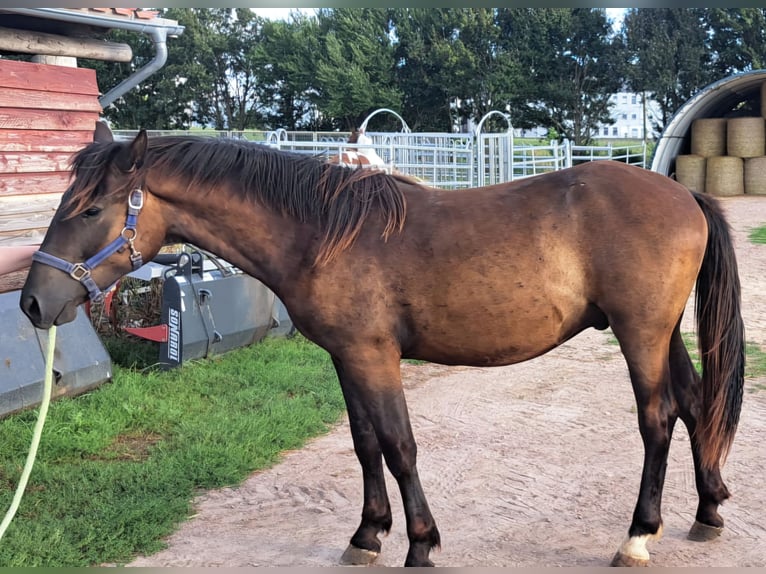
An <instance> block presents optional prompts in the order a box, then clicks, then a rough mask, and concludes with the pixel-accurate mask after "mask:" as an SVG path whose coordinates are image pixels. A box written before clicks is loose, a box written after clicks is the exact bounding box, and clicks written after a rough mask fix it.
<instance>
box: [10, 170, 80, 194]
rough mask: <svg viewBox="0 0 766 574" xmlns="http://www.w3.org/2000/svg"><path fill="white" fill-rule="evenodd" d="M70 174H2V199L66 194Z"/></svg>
mask: <svg viewBox="0 0 766 574" xmlns="http://www.w3.org/2000/svg"><path fill="white" fill-rule="evenodd" d="M69 175H70V172H69V171H66V172H50V173H26V174H14V173H0V197H4V196H8V195H36V194H44V193H64V192H65V191H66V189H67V187H69Z"/></svg>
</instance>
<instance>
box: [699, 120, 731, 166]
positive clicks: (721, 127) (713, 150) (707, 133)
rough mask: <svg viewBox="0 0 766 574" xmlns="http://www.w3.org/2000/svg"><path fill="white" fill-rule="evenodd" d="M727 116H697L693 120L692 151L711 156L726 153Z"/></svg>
mask: <svg viewBox="0 0 766 574" xmlns="http://www.w3.org/2000/svg"><path fill="white" fill-rule="evenodd" d="M726 124H727V120H726V118H697V119H696V120H694V121H693V122H692V141H691V152H692V154H693V155H701V156H702V157H710V156H713V155H726Z"/></svg>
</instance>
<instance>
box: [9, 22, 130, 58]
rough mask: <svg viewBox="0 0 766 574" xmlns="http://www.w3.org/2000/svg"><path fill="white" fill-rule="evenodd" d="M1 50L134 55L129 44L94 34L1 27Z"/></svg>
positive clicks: (91, 55) (90, 55)
mask: <svg viewBox="0 0 766 574" xmlns="http://www.w3.org/2000/svg"><path fill="white" fill-rule="evenodd" d="M0 50H4V51H7V52H17V53H22V54H41V55H47V56H71V57H74V58H86V59H89V60H107V61H110V62H130V61H131V60H132V59H133V50H132V49H131V47H130V46H129V45H128V44H117V43H115V42H105V41H101V40H94V39H91V38H70V37H68V36H59V35H57V34H46V33H44V32H32V31H29V30H19V29H14V28H0Z"/></svg>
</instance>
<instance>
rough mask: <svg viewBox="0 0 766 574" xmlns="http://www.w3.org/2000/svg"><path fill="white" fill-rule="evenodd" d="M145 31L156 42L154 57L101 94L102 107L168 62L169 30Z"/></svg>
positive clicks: (99, 100) (104, 107)
mask: <svg viewBox="0 0 766 574" xmlns="http://www.w3.org/2000/svg"><path fill="white" fill-rule="evenodd" d="M144 33H145V34H148V36H149V37H150V38H151V39H152V42H153V43H154V58H152V59H151V60H150V61H149V62H148V63H147V64H146V65H144V66H142V67H141V68H139V69H138V70H136V71H135V72H133V73H132V74H131V75H130V76H128V77H127V78H125V79H124V80H123V81H122V82H120V83H119V84H117V85H116V86H115V87H113V88H112V89H111V90H109V91H108V92H107V93H105V94H104V95H103V96H101V97H100V98H99V99H98V102H99V103H100V104H101V109H106V108H107V107H108V106H109V105H110V104H111V103H112V102H114V101H115V100H116V99H117V98H119V97H121V96H122V95H123V94H126V93H127V92H129V91H130V90H132V89H133V88H135V87H136V86H137V85H138V84H140V83H141V82H143V81H144V80H145V79H146V78H148V77H149V76H151V75H152V74H153V73H154V72H156V71H157V70H159V69H160V68H162V66H164V65H165V62H167V60H168V46H167V43H166V39H167V30H165V29H163V28H155V29H153V30H150V31H148V32H144Z"/></svg>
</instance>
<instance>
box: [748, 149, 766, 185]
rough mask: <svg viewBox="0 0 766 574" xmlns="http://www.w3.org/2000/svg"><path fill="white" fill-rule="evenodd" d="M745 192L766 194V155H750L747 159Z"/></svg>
mask: <svg viewBox="0 0 766 574" xmlns="http://www.w3.org/2000/svg"><path fill="white" fill-rule="evenodd" d="M745 193H746V194H748V195H766V157H763V156H761V157H750V158H748V159H746V160H745Z"/></svg>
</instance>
